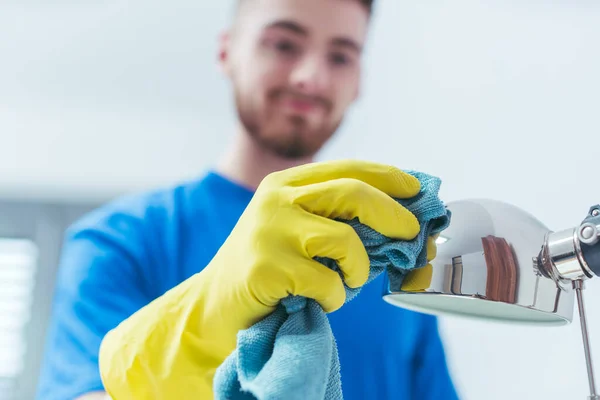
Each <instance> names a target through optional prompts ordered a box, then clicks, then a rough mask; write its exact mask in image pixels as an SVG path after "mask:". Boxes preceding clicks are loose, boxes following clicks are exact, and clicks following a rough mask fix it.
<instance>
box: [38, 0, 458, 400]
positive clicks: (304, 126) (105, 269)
mask: <svg viewBox="0 0 600 400" xmlns="http://www.w3.org/2000/svg"><path fill="white" fill-rule="evenodd" d="M370 13H371V1H367V0H362V1H361V0H243V1H241V2H240V4H239V7H238V12H237V15H236V18H235V21H234V24H233V27H232V29H231V30H230V31H229V32H228V33H227V34H225V35H224V36H223V38H222V42H221V45H220V52H219V61H220V65H221V66H222V69H223V72H224V74H225V76H226V77H227V78H228V79H229V80H230V81H231V83H232V87H233V89H234V92H235V105H236V108H237V113H238V116H239V129H238V132H237V136H236V141H235V143H234V145H233V147H232V148H231V149H229V152H228V153H227V154H226V156H225V157H224V158H223V160H222V162H221V163H220V165H219V166H218V167H217V168H215V169H214V170H212V171H209V172H208V173H207V174H206V175H205V176H203V177H202V178H201V179H199V180H197V181H193V182H186V183H184V184H181V185H178V186H175V187H173V188H169V189H164V190H157V191H153V192H151V193H145V194H142V195H136V196H128V197H125V198H122V199H119V200H116V201H114V202H112V203H111V204H108V205H106V206H104V207H102V208H100V209H98V210H96V211H94V212H92V213H91V214H89V215H87V216H86V217H85V218H83V219H82V220H80V221H78V222H77V223H76V224H75V225H74V226H72V227H71V229H70V230H69V232H68V235H67V237H66V242H65V247H64V252H63V256H62V261H61V268H60V273H59V277H58V284H57V288H56V298H55V304H54V313H53V323H52V326H51V329H50V331H49V336H48V342H47V352H46V355H45V359H44V364H43V368H42V372H41V381H40V385H39V396H38V397H39V398H40V399H48V400H53V399H61V400H65V399H75V398H80V399H104V398H106V397H105V396H106V394H105V393H104V391H106V392H108V393H109V394H110V396H112V398H114V399H116V400H121V399H146V398H161V399H162V398H173V399H178V400H182V399H187V398H190V399H192V398H193V399H196V398H201V399H204V398H211V397H212V387H211V385H212V378H213V376H214V373H215V369H216V368H218V366H219V365H220V364H221V363H222V362H223V360H224V359H225V358H226V357H227V356H228V355H229V354H230V353H231V351H232V350H233V349H234V348H235V345H236V333H237V332H238V331H239V330H240V329H244V328H247V327H249V326H250V325H252V324H253V323H255V322H256V321H258V320H260V319H261V318H264V317H265V316H266V315H268V314H269V312H271V311H272V310H273V308H274V306H275V305H276V304H277V302H278V301H279V300H280V299H282V298H284V297H286V296H287V295H288V294H290V293H291V294H296V295H302V296H306V297H310V298H314V299H315V300H316V301H318V302H319V304H321V305H322V307H323V308H324V310H325V311H327V312H328V313H329V314H328V316H329V319H330V322H331V326H332V329H333V333H334V335H335V338H336V341H337V344H338V348H339V357H340V362H341V369H342V385H343V390H344V396H345V398H346V399H348V400H351V399H387V398H390V399H391V398H394V399H398V398H405V399H455V398H456V393H455V391H454V388H453V385H452V382H451V379H450V376H449V373H448V370H447V367H446V362H445V357H444V350H443V347H442V344H441V340H440V338H439V335H438V330H437V325H436V319H435V318H433V317H431V316H425V315H421V314H417V313H413V312H409V311H406V310H402V309H399V308H396V307H393V306H391V305H388V304H387V303H385V302H384V301H383V300H382V299H381V289H382V284H381V280H380V279H377V280H376V281H374V282H372V283H370V284H368V285H365V286H364V287H363V288H362V292H361V294H360V295H359V296H358V297H357V298H356V299H354V300H353V301H351V302H349V303H348V304H346V305H343V303H344V298H345V297H344V296H345V294H344V288H343V284H342V279H341V278H340V276H339V275H337V274H336V273H334V272H333V271H331V270H329V269H327V268H325V267H324V266H323V265H321V264H319V263H317V262H316V261H314V260H313V257H314V256H316V255H319V256H327V257H331V258H334V259H336V260H337V261H338V262H339V264H340V267H341V269H342V271H343V275H344V278H345V282H346V284H348V285H349V286H351V287H357V286H361V285H362V284H364V282H365V280H366V277H367V274H368V267H369V265H368V264H369V263H368V258H367V255H366V252H365V250H364V247H363V246H362V244H361V243H360V241H359V239H358V236H357V235H356V233H355V232H354V231H353V230H351V229H348V225H346V224H343V223H342V222H339V221H334V218H335V217H348V218H350V217H359V218H360V219H361V221H362V222H364V223H366V224H367V225H370V226H372V227H373V228H374V229H376V230H378V231H380V232H382V233H384V234H386V235H389V236H390V237H396V238H399V239H406V240H409V239H412V238H414V237H415V236H416V235H417V233H418V231H419V226H418V222H417V221H416V219H415V218H414V216H413V215H412V214H410V213H409V212H408V211H407V210H406V209H404V208H402V207H401V206H399V205H398V203H396V202H395V201H394V200H393V199H392V197H411V196H414V195H416V194H417V193H418V191H419V182H418V181H416V180H415V179H413V178H412V177H411V176H408V175H406V174H403V173H402V172H401V171H399V170H397V169H395V168H392V167H389V166H382V165H378V164H374V163H366V162H353V161H342V162H332V163H312V160H313V157H314V156H315V154H316V153H317V152H318V151H319V149H320V148H321V147H322V146H323V145H324V144H325V143H326V142H327V140H328V139H329V138H330V137H331V136H332V135H333V134H334V132H335V131H336V130H337V128H338V126H339V125H340V123H341V121H342V119H343V116H344V114H345V112H346V110H347V108H348V107H349V106H350V105H351V104H352V103H353V102H354V101H355V100H356V98H357V96H358V93H359V86H360V76H361V53H362V50H363V47H364V46H365V39H366V36H367V28H368V25H369V20H370ZM428 248H429V250H430V251H429V256H430V259H431V257H432V256H434V253H435V247H434V245H433V242H432V241H431V239H430V241H429V247H428ZM342 305H343V307H342ZM99 364H100V367H99ZM101 377H102V378H101Z"/></svg>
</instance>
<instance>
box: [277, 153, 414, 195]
mask: <svg viewBox="0 0 600 400" xmlns="http://www.w3.org/2000/svg"><path fill="white" fill-rule="evenodd" d="M276 174H278V175H277V176H278V178H277V179H280V183H281V184H283V185H289V186H304V185H309V184H314V183H321V182H327V181H331V180H335V179H340V178H346V179H355V180H359V181H362V182H364V183H367V184H369V185H371V186H373V187H376V188H377V189H379V190H381V191H382V192H384V193H386V194H387V195H389V196H391V197H395V198H410V197H414V196H416V195H417V194H418V193H419V191H420V190H421V183H420V182H419V180H418V179H417V178H415V177H414V176H412V175H410V174H407V173H406V172H404V171H402V170H400V169H398V168H396V167H393V166H391V165H386V164H379V163H374V162H369V161H357V160H338V161H328V162H317V163H310V164H305V165H301V166H298V167H294V168H291V169H288V170H284V171H281V172H277V173H276Z"/></svg>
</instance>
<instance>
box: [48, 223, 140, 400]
mask: <svg viewBox="0 0 600 400" xmlns="http://www.w3.org/2000/svg"><path fill="white" fill-rule="evenodd" d="M96 215H97V214H96ZM139 226H140V224H139V220H137V219H135V218H134V217H132V216H129V215H125V214H114V215H110V216H109V215H107V216H105V217H103V218H99V219H95V220H92V219H91V218H89V222H80V223H79V224H78V225H76V226H74V227H72V228H71V229H70V230H69V231H68V232H67V235H66V236H65V244H64V246H63V252H62V255H61V261H60V268H59V275H58V278H57V283H56V289H55V296H54V303H53V310H52V317H51V322H50V327H49V331H48V335H47V339H46V347H45V354H44V359H43V362H42V368H41V373H40V378H39V384H38V393H37V398H38V399H40V400H41V399H43V400H54V399H56V400H59V399H60V400H63V399H76V398H78V396H82V395H86V394H87V393H90V394H89V395H88V398H90V399H93V398H102V399H106V398H107V396H106V395H104V396H103V395H102V391H103V390H104V387H103V384H102V380H101V378H100V373H99V368H98V350H99V347H100V343H101V341H102V339H103V337H104V335H105V334H106V333H107V332H108V331H109V330H110V329H112V328H114V327H115V326H117V325H118V324H119V323H120V322H121V321H122V320H124V319H126V318H127V317H128V316H129V315H131V314H132V313H134V312H135V311H136V310H137V309H139V308H140V307H142V306H144V305H145V304H146V303H148V301H149V300H150V299H149V297H148V294H147V292H146V291H145V290H144V287H143V284H142V282H144V280H143V279H142V277H141V274H142V271H144V268H145V267H146V265H145V263H146V261H145V260H146V256H145V252H144V249H143V242H144V241H143V240H142V239H141V237H140V235H141V229H139V228H138V227H139ZM92 393H93V394H92ZM90 396H92V397H90Z"/></svg>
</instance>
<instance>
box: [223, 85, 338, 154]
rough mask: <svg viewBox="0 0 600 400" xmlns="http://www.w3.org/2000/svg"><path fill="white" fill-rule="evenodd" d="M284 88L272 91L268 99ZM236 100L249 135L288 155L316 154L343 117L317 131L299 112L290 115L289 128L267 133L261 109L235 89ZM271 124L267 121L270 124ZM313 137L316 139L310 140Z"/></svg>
mask: <svg viewBox="0 0 600 400" xmlns="http://www.w3.org/2000/svg"><path fill="white" fill-rule="evenodd" d="M280 93H281V92H275V91H274V92H273V93H271V95H270V97H269V100H271V99H273V98H274V97H276V96H277V95H279V94H280ZM235 103H236V106H237V113H238V117H239V119H240V121H241V123H242V125H243V127H244V129H245V130H246V132H247V133H248V135H250V137H251V138H252V139H253V140H254V141H255V142H256V143H258V144H259V145H260V146H261V147H263V148H265V149H267V150H268V151H269V152H271V153H273V154H275V155H277V156H279V157H282V158H286V159H299V158H306V157H312V156H314V155H315V154H316V153H317V152H318V151H319V150H320V149H321V148H322V147H323V146H324V145H325V143H326V142H327V140H329V138H330V137H331V136H333V134H334V133H335V131H337V129H338V127H339V125H340V123H341V121H338V122H336V123H335V124H333V125H330V126H323V127H321V128H318V129H317V130H316V131H315V132H309V131H307V130H308V129H310V128H307V126H306V125H307V121H306V119H305V118H303V117H300V116H295V117H290V118H289V121H290V125H291V127H288V128H286V129H287V131H286V132H276V134H272V135H265V132H264V130H265V129H268V126H264V124H263V123H262V121H261V119H262V118H261V112H260V110H258V109H256V108H253V107H252V105H251V104H250V103H246V102H244V100H243V99H242V96H241V95H240V94H239V93H236V98H235ZM267 125H268V124H267ZM310 139H313V140H310Z"/></svg>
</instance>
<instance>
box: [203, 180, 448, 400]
mask: <svg viewBox="0 0 600 400" xmlns="http://www.w3.org/2000/svg"><path fill="white" fill-rule="evenodd" d="M407 172H408V173H409V174H411V175H413V176H415V177H416V178H417V179H419V181H420V182H421V191H420V193H419V194H418V195H417V196H415V197H413V198H411V199H401V200H397V201H398V202H399V203H400V204H402V205H403V206H404V207H406V208H407V209H408V210H410V211H411V212H412V213H413V214H414V215H415V216H416V217H417V219H418V220H419V223H420V225H421V231H420V233H419V235H418V236H417V237H416V238H415V239H413V240H411V241H400V240H394V239H390V238H388V237H385V236H383V235H381V234H380V233H378V232H376V231H374V230H373V229H371V228H369V227H368V226H366V225H364V224H361V223H360V222H359V221H358V219H353V220H351V221H344V222H346V223H348V224H350V225H351V226H352V227H353V228H354V229H355V231H356V232H357V234H358V235H359V237H360V238H361V240H362V242H363V244H364V246H365V248H366V250H367V254H368V255H369V259H370V262H371V269H370V274H369V279H368V280H367V283H368V282H370V281H372V280H373V279H375V278H376V277H377V276H378V275H379V274H381V273H383V272H387V274H388V278H389V279H390V281H391V282H394V281H397V280H402V279H403V278H404V276H406V274H407V272H408V271H410V270H412V269H414V268H419V267H423V266H425V265H426V264H427V253H426V251H427V239H428V238H429V236H431V235H434V234H436V233H439V232H441V231H442V230H444V229H445V228H446V227H447V226H448V225H449V223H450V217H451V214H450V211H449V210H447V209H446V207H445V205H444V204H443V203H442V202H441V201H440V199H439V198H438V193H439V188H440V185H441V180H440V179H439V178H436V177H433V176H430V175H427V174H424V173H419V172H412V171H407ZM317 260H318V261H320V262H321V263H323V264H324V265H326V266H328V267H329V268H331V269H333V270H335V271H337V272H339V273H340V276H342V275H341V272H340V270H339V268H338V266H337V263H336V262H335V261H333V260H331V259H328V258H317ZM342 279H343V276H342ZM359 292H360V288H356V289H351V288H349V287H347V286H346V302H348V301H350V300H352V299H353V298H354V297H356V296H357V295H358V294H359ZM381 301H384V300H383V299H382V300H381ZM213 391H214V396H215V399H223V400H225V399H227V400H245V399H260V400H276V399H277V400H281V399H286V400H295V399H298V400H306V399H311V400H319V399H324V400H340V399H343V396H342V387H341V371H340V362H339V358H338V350H337V346H336V342H335V338H334V336H333V332H332V331H331V326H330V325H329V320H328V319H327V315H326V314H325V312H324V311H323V309H322V308H321V306H320V305H319V304H318V303H317V302H316V301H315V300H312V299H306V298H304V297H300V296H290V297H288V298H285V299H283V300H282V301H281V303H280V305H279V306H278V307H277V308H276V309H275V311H274V312H273V313H272V314H270V315H269V316H267V317H266V318H264V319H263V320H261V321H259V322H258V323H256V324H255V325H253V326H251V327H250V328H248V329H246V330H243V331H240V332H239V333H238V336H237V348H236V349H235V350H234V351H233V352H232V353H231V355H230V356H229V357H228V358H227V359H226V360H225V361H224V362H223V364H222V365H220V366H219V368H218V369H217V371H216V374H215V377H214V381H213Z"/></svg>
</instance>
